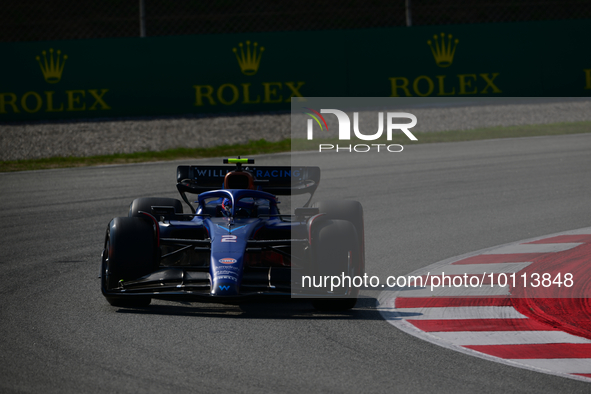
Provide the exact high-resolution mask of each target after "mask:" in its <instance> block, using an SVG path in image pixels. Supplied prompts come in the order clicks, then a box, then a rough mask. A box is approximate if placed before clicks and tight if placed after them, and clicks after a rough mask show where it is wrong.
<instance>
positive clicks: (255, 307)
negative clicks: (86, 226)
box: [116, 297, 384, 320]
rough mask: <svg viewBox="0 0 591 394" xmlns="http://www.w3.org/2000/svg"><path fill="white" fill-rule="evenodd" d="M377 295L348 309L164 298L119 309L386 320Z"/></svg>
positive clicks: (247, 316)
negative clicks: (141, 306)
mask: <svg viewBox="0 0 591 394" xmlns="http://www.w3.org/2000/svg"><path fill="white" fill-rule="evenodd" d="M376 305H377V300H376V299H375V298H373V297H364V298H360V299H359V300H358V301H357V305H356V307H355V308H353V309H351V310H348V311H339V312H326V311H317V310H316V309H314V308H313V307H312V305H311V303H310V302H307V301H303V300H292V301H285V302H251V303H244V304H240V305H223V304H200V303H189V302H172V301H161V302H158V303H157V304H153V305H151V306H148V307H145V308H120V309H117V310H116V312H117V313H131V314H142V315H165V316H166V315H168V316H194V317H210V318H216V317H217V318H230V319H274V320H277V319H311V320H318V319H321V320H350V319H355V320H384V318H383V317H382V315H381V314H380V312H379V310H378V309H377V308H376Z"/></svg>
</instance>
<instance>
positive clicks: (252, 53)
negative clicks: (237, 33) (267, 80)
mask: <svg viewBox="0 0 591 394" xmlns="http://www.w3.org/2000/svg"><path fill="white" fill-rule="evenodd" d="M258 45H259V44H258V43H256V42H255V43H254V45H253V48H252V49H251V45H250V41H246V52H245V48H244V45H243V44H242V43H240V44H238V46H239V47H240V51H239V50H238V49H237V48H233V49H232V51H234V54H235V55H236V59H237V60H238V64H239V65H240V70H242V73H243V74H244V75H254V74H256V73H257V71H258V69H259V63H260V62H261V56H263V51H264V50H265V48H263V47H261V48H260V49H259V48H258ZM239 52H240V53H239Z"/></svg>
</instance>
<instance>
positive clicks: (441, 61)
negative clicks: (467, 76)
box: [427, 33, 459, 67]
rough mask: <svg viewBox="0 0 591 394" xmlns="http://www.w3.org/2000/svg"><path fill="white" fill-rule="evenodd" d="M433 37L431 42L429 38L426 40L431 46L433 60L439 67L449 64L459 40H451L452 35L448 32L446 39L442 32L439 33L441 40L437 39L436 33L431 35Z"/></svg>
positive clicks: (452, 59)
mask: <svg viewBox="0 0 591 394" xmlns="http://www.w3.org/2000/svg"><path fill="white" fill-rule="evenodd" d="M433 39H434V40H433V42H431V40H429V41H427V44H429V46H430V47H431V52H433V57H434V58H435V62H436V63H437V65H438V66H439V67H449V66H451V63H452V62H453V61H454V53H455V52H456V47H457V46H458V42H459V40H457V39H456V40H452V35H451V34H449V35H448V36H447V41H446V39H445V34H444V33H441V42H440V41H439V37H437V34H435V35H434V36H433Z"/></svg>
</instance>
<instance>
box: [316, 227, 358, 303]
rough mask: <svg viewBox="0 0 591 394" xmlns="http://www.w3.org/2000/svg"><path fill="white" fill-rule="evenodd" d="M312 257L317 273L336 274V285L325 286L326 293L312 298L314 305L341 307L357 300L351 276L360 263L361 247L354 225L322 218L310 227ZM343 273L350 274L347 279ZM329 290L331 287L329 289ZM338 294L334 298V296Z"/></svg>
mask: <svg viewBox="0 0 591 394" xmlns="http://www.w3.org/2000/svg"><path fill="white" fill-rule="evenodd" d="M312 261H313V264H314V267H315V275H316V276H317V277H325V276H329V277H333V276H337V277H340V278H341V279H340V280H339V281H340V283H338V285H339V286H338V287H336V286H335V288H334V289H331V288H330V286H331V284H335V285H336V283H332V280H331V283H329V284H328V286H326V284H325V291H324V294H323V295H326V297H323V298H318V299H315V300H313V301H312V305H313V306H314V308H316V309H318V310H322V311H329V310H331V311H343V310H347V309H351V308H353V307H354V306H355V304H356V303H357V296H358V294H359V289H358V288H357V287H355V286H354V283H353V282H354V281H353V277H354V276H355V275H357V272H359V270H360V265H361V263H362V259H361V248H360V245H359V241H358V236H357V230H356V229H355V226H354V225H353V224H352V223H351V222H348V221H345V220H330V219H327V220H324V221H322V222H320V223H318V225H317V226H315V228H313V230H312ZM347 277H349V278H350V280H349V281H347V279H346V278H347ZM331 290H333V291H332V292H331ZM337 297H338V298H337Z"/></svg>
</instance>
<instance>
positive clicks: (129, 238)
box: [101, 217, 158, 307]
mask: <svg viewBox="0 0 591 394" xmlns="http://www.w3.org/2000/svg"><path fill="white" fill-rule="evenodd" d="M157 256H158V253H157V244H156V236H155V229H154V224H152V223H151V222H150V221H148V220H146V219H143V218H137V217H131V218H130V217H127V218H125V217H121V218H115V219H113V220H112V221H111V223H109V228H108V229H107V235H106V239H105V249H104V251H103V258H102V273H101V289H102V292H103V295H104V296H105V298H106V299H107V301H108V302H109V304H111V305H113V306H121V307H140V306H148V305H149V304H150V302H151V298H150V297H130V296H124V297H121V296H114V295H108V294H106V292H107V291H108V290H112V289H116V288H118V287H119V283H120V281H124V282H125V281H128V280H134V279H139V278H141V277H142V276H145V275H148V274H151V273H152V272H154V271H155V270H156V269H157V268H158V258H157Z"/></svg>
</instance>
